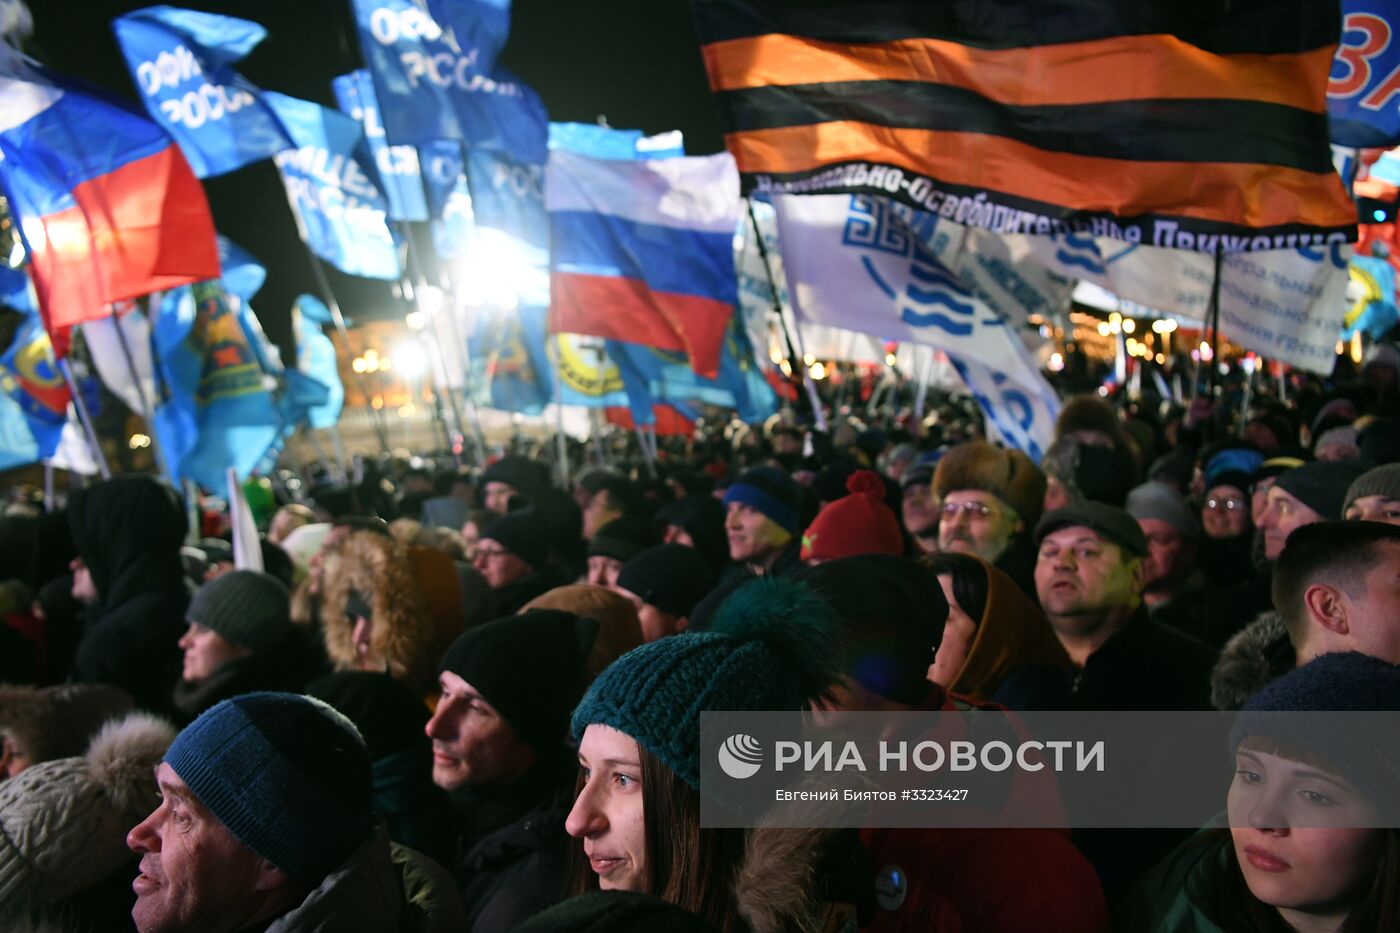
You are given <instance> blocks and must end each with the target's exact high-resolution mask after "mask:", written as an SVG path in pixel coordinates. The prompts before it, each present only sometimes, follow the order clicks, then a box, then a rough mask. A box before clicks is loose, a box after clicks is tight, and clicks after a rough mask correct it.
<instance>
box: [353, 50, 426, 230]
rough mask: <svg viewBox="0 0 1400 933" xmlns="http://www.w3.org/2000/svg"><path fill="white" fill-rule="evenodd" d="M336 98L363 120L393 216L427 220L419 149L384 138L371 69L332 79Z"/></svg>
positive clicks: (380, 182)
mask: <svg viewBox="0 0 1400 933" xmlns="http://www.w3.org/2000/svg"><path fill="white" fill-rule="evenodd" d="M331 90H333V91H334V92H335V102H336V106H338V107H339V108H340V109H341V110H342V111H344V112H345V113H347V114H349V115H350V116H352V117H354V118H355V119H356V120H358V121H360V125H361V126H362V127H364V132H365V142H366V144H367V145H368V146H369V151H370V155H371V156H373V157H374V167H375V168H376V169H377V170H378V172H379V176H378V177H379V185H380V188H381V189H382V190H383V192H384V197H385V198H386V199H387V200H388V202H389V210H388V213H389V219H390V220H427V219H428V201H427V197H426V195H425V194H424V192H423V175H422V172H421V170H420V168H419V162H418V150H417V149H415V148H414V147H412V146H391V145H389V143H388V142H387V141H386V140H385V138H384V124H383V122H382V117H381V116H380V113H379V102H378V101H377V100H376V99H375V96H374V82H373V81H372V80H370V76H369V72H368V71H365V70H364V69H363V68H360V69H357V70H355V71H352V72H350V73H349V74H346V75H341V76H340V77H338V78H336V79H334V80H333V81H331Z"/></svg>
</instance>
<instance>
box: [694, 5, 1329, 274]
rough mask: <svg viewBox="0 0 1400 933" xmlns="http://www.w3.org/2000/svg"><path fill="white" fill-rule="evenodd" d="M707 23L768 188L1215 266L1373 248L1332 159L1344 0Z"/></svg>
mask: <svg viewBox="0 0 1400 933" xmlns="http://www.w3.org/2000/svg"><path fill="white" fill-rule="evenodd" d="M695 10H696V15H697V20H698V25H699V33H700V37H701V41H702V43H703V55H704V59H705V66H706V69H707V71H708V74H709V80H710V86H711V89H712V90H713V91H714V94H715V96H716V100H717V103H718V105H719V108H720V111H721V120H722V123H723V126H724V129H725V133H726V143H727V145H728V147H729V150H730V151H731V152H732V153H733V154H734V157H735V159H736V161H737V162H738V165H739V169H740V171H741V172H742V173H743V176H744V181H745V184H746V190H747V189H754V188H757V189H759V190H773V191H778V192H783V191H786V192H792V193H811V194H818V193H842V192H846V193H865V194H872V195H885V196H889V197H892V198H896V199H898V200H901V201H903V202H904V203H906V204H908V205H910V206H913V207H917V208H921V209H923V210H928V211H933V212H937V213H939V214H941V215H942V216H943V217H946V218H948V219H951V220H956V221H957V222H959V223H967V224H969V225H971V226H977V227H983V228H989V229H993V230H996V231H997V232H1027V233H1040V234H1045V233H1049V232H1052V231H1054V232H1061V233H1066V232H1083V231H1088V232H1092V233H1094V234H1096V235H1101V236H1112V237H1115V238H1119V239H1127V240H1130V241H1132V242H1141V243H1150V244H1153V245H1157V246H1170V247H1174V248H1179V249H1197V250H1201V251H1203V252H1208V253H1209V252H1214V251H1215V249H1216V246H1217V244H1218V245H1219V246H1220V247H1221V248H1222V249H1223V250H1224V251H1227V252H1230V251H1236V250H1245V249H1250V250H1257V249H1268V248H1281V247H1283V246H1298V245H1316V244H1318V243H1321V242H1324V241H1329V240H1334V241H1346V240H1348V239H1355V235H1356V214H1355V210H1354V209H1353V207H1352V204H1351V202H1350V200H1349V198H1348V197H1347V195H1346V192H1345V191H1344V190H1343V187H1342V184H1341V181H1340V179H1338V178H1337V176H1336V174H1335V172H1334V171H1333V170H1332V164H1331V159H1330V154H1329V151H1328V147H1327V112H1326V107H1327V101H1326V90H1327V83H1328V69H1329V68H1330V67H1331V66H1332V60H1333V53H1334V51H1335V50H1336V46H1337V41H1338V36H1339V33H1340V26H1341V20H1340V17H1339V15H1338V9H1337V5H1336V4H1327V3H1317V2H1315V0H1279V2H1276V3H1272V4H1270V5H1269V6H1268V8H1267V12H1265V11H1264V10H1262V9H1261V8H1260V7H1259V6H1258V5H1256V4H1235V5H1234V6H1233V7H1231V6H1226V7H1224V8H1221V9H1219V10H1215V11H1214V12H1213V13H1212V14H1211V16H1209V17H1202V16H1199V15H1198V14H1197V13H1195V12H1193V11H1192V9H1191V7H1190V5H1189V4H1187V5H1178V6H1177V7H1171V6H1169V5H1166V4H1160V3H1139V2H1135V0H1085V2H1082V3H1077V4H1075V5H1074V10H1073V11H1072V12H1067V11H1061V12H1060V13H1058V14H1054V15H1050V14H1046V13H1044V12H1043V11H1042V10H1041V9H1040V8H1039V7H1038V6H1036V5H1035V4H1028V3H1025V2H1023V0H985V2H981V3H971V2H959V3H936V4H928V3H917V2H914V0H905V2H894V3H886V4H880V5H878V6H876V7H874V8H872V7H870V6H868V5H862V4H844V5H842V4H821V5H820V6H819V7H818V8H814V7H813V6H812V5H810V4H784V3H777V2H772V0H696V3H695Z"/></svg>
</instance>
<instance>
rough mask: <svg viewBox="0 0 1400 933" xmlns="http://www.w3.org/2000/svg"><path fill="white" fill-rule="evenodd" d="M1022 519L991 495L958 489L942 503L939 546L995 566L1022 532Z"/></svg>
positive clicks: (974, 490)
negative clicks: (978, 558) (1012, 540)
mask: <svg viewBox="0 0 1400 933" xmlns="http://www.w3.org/2000/svg"><path fill="white" fill-rule="evenodd" d="M1022 527H1023V526H1022V524H1021V519H1020V517H1019V516H1017V514H1016V513H1015V512H1014V511H1013V510H1012V509H1011V506H1009V505H1007V504H1006V503H1005V502H1002V501H1001V500H1000V499H998V498H997V497H996V496H994V495H992V494H991V493H989V492H983V491H981V490H980V489H959V490H955V491H953V492H950V493H948V495H947V496H945V497H944V499H943V512H942V520H941V521H940V522H939V525H938V546H939V547H940V548H941V549H942V550H944V551H955V552H957V553H959V554H971V555H973V556H974V557H980V558H982V559H983V560H985V561H986V562H987V563H989V564H991V563H995V562H996V560H997V558H998V557H1000V556H1001V555H1002V554H1003V553H1004V552H1005V551H1006V549H1007V548H1008V547H1009V546H1010V545H1011V539H1012V538H1013V537H1015V535H1016V532H1017V531H1018V530H1019V529H1020V528H1022Z"/></svg>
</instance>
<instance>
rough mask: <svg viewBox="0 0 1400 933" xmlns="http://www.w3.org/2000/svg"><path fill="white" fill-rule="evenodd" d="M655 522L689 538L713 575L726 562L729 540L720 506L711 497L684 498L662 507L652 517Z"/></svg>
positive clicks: (717, 501) (722, 509) (722, 508)
mask: <svg viewBox="0 0 1400 933" xmlns="http://www.w3.org/2000/svg"><path fill="white" fill-rule="evenodd" d="M656 521H657V523H658V524H662V525H675V526H676V527H677V528H681V529H684V531H685V533H686V534H688V535H690V540H691V541H694V542H695V549H696V550H697V551H699V552H700V556H701V557H703V558H705V562H706V563H708V564H709V565H710V570H712V571H714V572H715V573H716V574H718V572H719V570H720V568H721V567H723V566H724V564H725V562H727V561H728V560H729V540H728V538H727V537H726V535H725V532H724V506H722V505H720V503H719V500H718V499H716V498H715V497H714V496H705V495H693V496H685V497H683V498H681V499H677V500H676V501H675V502H671V503H669V504H667V505H663V506H662V507H661V508H660V509H659V510H658V511H657V513H656Z"/></svg>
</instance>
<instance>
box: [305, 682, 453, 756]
mask: <svg viewBox="0 0 1400 933" xmlns="http://www.w3.org/2000/svg"><path fill="white" fill-rule="evenodd" d="M306 695H307V696H311V697H315V698H316V699H318V700H324V701H325V702H326V703H329V704H330V705H331V706H333V707H335V708H336V709H337V710H338V711H340V713H342V714H343V715H344V716H345V718H346V719H349V720H350V721H351V722H353V723H354V724H355V728H356V729H359V730H360V735H361V736H363V737H364V740H365V745H366V746H367V747H368V748H369V757H370V759H371V760H373V761H377V760H379V759H380V758H387V757H389V756H390V755H393V754H395V753H397V752H401V751H405V750H406V749H410V748H415V747H418V746H419V745H421V744H423V743H424V741H425V737H424V735H423V727H424V726H426V725H427V724H428V708H427V707H426V706H424V705H423V701H422V700H420V699H419V698H418V697H417V696H415V695H414V692H413V690H412V689H411V688H410V687H409V686H408V685H407V684H405V683H404V682H403V681H401V680H398V679H396V678H394V677H391V676H389V675H388V674H381V673H377V672H374V671H338V672H336V673H334V674H327V675H326V676H325V677H320V678H317V679H316V680H313V681H312V682H311V683H309V684H307V685H306Z"/></svg>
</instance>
